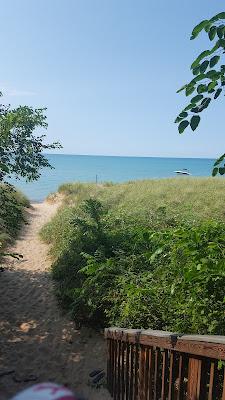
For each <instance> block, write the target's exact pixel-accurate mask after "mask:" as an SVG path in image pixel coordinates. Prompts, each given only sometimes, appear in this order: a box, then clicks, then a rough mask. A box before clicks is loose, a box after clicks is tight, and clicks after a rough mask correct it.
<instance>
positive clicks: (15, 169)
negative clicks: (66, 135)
mask: <svg viewBox="0 0 225 400" xmlns="http://www.w3.org/2000/svg"><path fill="white" fill-rule="evenodd" d="M1 95H2V94H1V93H0V96H1ZM45 110H46V108H38V109H34V108H32V107H28V106H20V107H18V108H14V109H12V108H10V106H5V105H2V104H1V105H0V182H1V181H2V182H3V181H6V180H7V179H9V178H11V177H12V176H14V177H16V178H17V179H20V178H25V179H26V180H27V181H32V180H37V179H38V178H39V177H40V175H41V174H40V170H41V169H42V168H45V167H49V168H52V166H51V165H50V163H49V161H48V159H47V158H46V157H45V155H44V154H43V153H42V152H43V150H44V151H46V150H50V149H56V148H61V145H60V144H59V143H58V142H55V143H52V144H45V143H44V139H45V135H39V136H38V135H36V129H37V128H41V129H43V128H45V129H46V128H47V123H46V115H45Z"/></svg>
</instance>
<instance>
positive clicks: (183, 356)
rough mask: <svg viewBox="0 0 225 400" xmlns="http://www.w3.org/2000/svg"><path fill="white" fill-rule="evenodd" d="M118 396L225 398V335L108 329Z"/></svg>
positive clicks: (131, 399)
mask: <svg viewBox="0 0 225 400" xmlns="http://www.w3.org/2000/svg"><path fill="white" fill-rule="evenodd" d="M105 337H106V339H107V348H108V363H107V385H108V389H109V391H110V394H111V395H112V396H113V398H114V399H115V400H120V399H121V400H166V399H168V400H172V399H176V400H182V399H188V400H189V399H190V400H197V399H200V400H204V399H207V400H217V399H222V400H225V374H224V366H223V362H221V361H223V360H225V336H201V335H196V336H192V335H178V334H174V333H171V332H163V331H153V330H146V331H144V330H142V331H141V330H134V329H120V328H108V329H105Z"/></svg>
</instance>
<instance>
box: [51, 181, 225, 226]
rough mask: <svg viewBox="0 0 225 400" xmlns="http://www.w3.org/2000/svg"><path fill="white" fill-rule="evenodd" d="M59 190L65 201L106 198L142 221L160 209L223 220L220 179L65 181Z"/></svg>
mask: <svg viewBox="0 0 225 400" xmlns="http://www.w3.org/2000/svg"><path fill="white" fill-rule="evenodd" d="M59 192H60V193H63V194H65V195H66V198H65V202H66V203H67V204H68V203H70V204H71V203H79V202H81V201H82V200H84V199H86V198H88V197H90V196H91V197H95V198H98V199H100V200H101V201H103V202H104V203H105V204H106V206H108V207H109V208H110V209H111V210H113V211H118V212H119V211H121V210H123V211H125V212H127V213H128V214H129V215H133V216H135V215H136V216H137V217H138V219H139V220H140V219H141V220H145V221H146V218H147V220H148V218H151V215H152V213H155V212H156V211H160V210H161V211H162V210H164V211H166V213H167V214H169V215H171V216H174V217H177V216H178V217H179V218H182V219H190V220H192V221H193V219H196V220H197V221H199V220H202V219H210V218H213V219H222V220H224V218H225V211H224V206H223V201H224V193H225V181H224V179H220V178H217V179H216V178H185V177H184V178H170V179H158V180H143V181H133V182H132V181H131V182H127V183H122V184H111V185H107V184H103V185H99V186H98V185H95V184H82V183H74V184H64V185H62V186H60V187H59Z"/></svg>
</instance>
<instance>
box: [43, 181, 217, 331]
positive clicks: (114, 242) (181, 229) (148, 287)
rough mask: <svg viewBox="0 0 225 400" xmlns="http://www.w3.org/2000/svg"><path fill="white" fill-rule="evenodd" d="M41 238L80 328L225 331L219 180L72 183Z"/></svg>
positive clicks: (65, 301) (62, 295)
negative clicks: (118, 326)
mask: <svg viewBox="0 0 225 400" xmlns="http://www.w3.org/2000/svg"><path fill="white" fill-rule="evenodd" d="M59 190H60V192H62V193H64V194H65V203H64V205H63V206H62V207H61V209H60V210H59V212H58V214H57V215H56V216H55V217H54V218H53V220H52V221H51V222H50V223H49V224H47V225H46V226H45V227H44V228H43V229H42V232H41V235H42V238H44V239H45V240H46V241H48V242H49V243H51V244H52V249H51V252H52V256H53V259H54V263H53V268H52V271H53V277H54V278H55V279H56V281H57V282H58V284H57V293H58V296H59V299H60V301H61V303H62V304H63V306H64V307H66V308H67V309H69V311H70V312H71V314H72V316H73V317H74V318H75V319H76V320H77V321H78V322H79V323H81V324H82V323H84V324H91V325H94V326H104V325H107V324H112V325H120V326H126V327H134V328H141V327H142V328H155V329H169V330H173V331H174V330H177V331H180V332H182V331H185V332H187V333H188V332H192V333H193V332H195V333H196V332H199V333H217V334H222V333H223V332H224V328H225V314H224V293H223V287H224V283H225V270H224V267H225V250H224V249H225V221H224V220H225V215H224V211H223V196H222V194H223V193H224V182H223V180H222V179H212V178H210V179H204V178H202V179H194V178H193V179H176V178H175V179H163V180H158V181H154V180H151V181H136V182H129V183H126V184H117V185H102V186H96V185H91V184H66V185H63V186H61V187H60V189H59Z"/></svg>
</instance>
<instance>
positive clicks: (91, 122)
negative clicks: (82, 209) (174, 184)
mask: <svg viewBox="0 0 225 400" xmlns="http://www.w3.org/2000/svg"><path fill="white" fill-rule="evenodd" d="M221 11H224V1H222V0H216V1H215V0H214V1H213V0H197V1H194V0H170V1H168V0H38V1H36V0H7V2H6V1H5V0H0V14H1V44H0V49H1V63H0V72H1V73H0V90H2V92H3V94H4V97H3V99H2V102H3V103H4V104H8V103H10V104H11V105H12V106H13V107H14V106H17V105H30V106H33V107H47V118H48V129H47V131H46V134H47V140H48V142H51V141H55V140H59V141H60V142H61V143H62V145H63V149H61V150H59V151H58V152H60V153H64V154H92V155H124V156H163V157H209V158H211V157H212V158H214V157H216V156H218V155H220V154H221V152H223V150H224V149H223V145H224V123H223V122H224V121H223V119H224V118H223V116H224V98H222V97H221V98H219V99H218V100H217V101H216V102H214V104H212V105H211V106H210V107H209V109H208V111H207V112H205V113H204V114H203V117H202V122H201V124H200V127H199V129H197V131H195V133H193V132H192V131H191V130H186V131H185V133H184V134H183V135H179V134H178V131H177V125H175V124H174V119H175V117H176V115H177V113H178V112H180V111H181V110H182V108H183V106H184V105H185V104H187V99H186V98H185V96H184V95H183V94H176V90H177V89H178V88H180V86H182V84H184V83H186V82H187V81H188V80H190V79H191V72H190V64H191V63H192V61H193V60H194V59H195V57H196V56H197V55H198V54H199V53H200V52H201V51H203V50H205V49H206V48H207V47H208V45H209V44H208V41H207V39H206V37H204V35H202V36H201V37H200V38H199V39H197V40H195V41H190V40H189V38H190V33H191V31H192V28H193V27H194V26H195V25H196V24H197V23H198V22H199V21H201V20H203V19H206V18H210V17H211V16H213V15H214V14H216V13H218V12H221ZM54 152H56V151H54Z"/></svg>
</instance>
